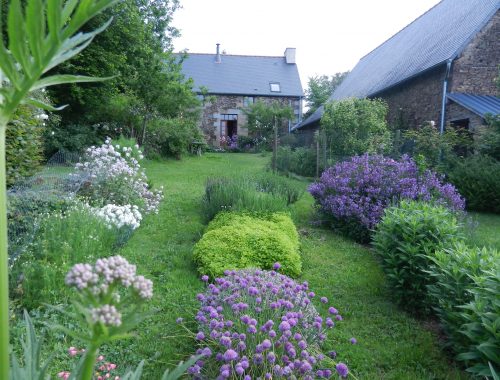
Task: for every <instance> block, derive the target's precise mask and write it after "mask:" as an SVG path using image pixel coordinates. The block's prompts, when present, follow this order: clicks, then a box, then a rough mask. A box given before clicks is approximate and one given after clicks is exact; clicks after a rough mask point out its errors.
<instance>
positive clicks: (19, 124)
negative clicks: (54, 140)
mask: <svg viewBox="0 0 500 380" xmlns="http://www.w3.org/2000/svg"><path fill="white" fill-rule="evenodd" d="M38 114H40V112H39V111H37V110H34V109H32V108H30V107H28V106H20V107H19V108H18V109H17V110H16V112H15V114H14V118H13V120H12V121H11V122H10V123H9V127H8V128H7V131H6V136H5V154H6V164H7V165H6V170H7V186H11V185H13V184H14V183H15V182H17V181H19V180H20V179H22V178H24V177H28V176H30V175H33V174H34V173H35V172H36V171H37V170H38V169H39V167H40V164H41V162H42V159H43V154H42V152H43V147H42V132H43V130H44V128H43V122H42V120H41V119H40V118H38V117H37V116H38Z"/></svg>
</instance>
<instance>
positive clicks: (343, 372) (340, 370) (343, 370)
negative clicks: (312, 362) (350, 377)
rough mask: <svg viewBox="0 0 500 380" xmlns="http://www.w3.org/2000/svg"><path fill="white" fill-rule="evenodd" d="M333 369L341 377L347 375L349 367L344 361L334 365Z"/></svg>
mask: <svg viewBox="0 0 500 380" xmlns="http://www.w3.org/2000/svg"><path fill="white" fill-rule="evenodd" d="M335 369H336V370H337V373H338V374H339V376H341V377H347V374H348V373H349V369H348V368H347V366H346V365H345V364H344V363H339V364H337V365H336V366H335Z"/></svg>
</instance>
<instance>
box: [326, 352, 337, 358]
mask: <svg viewBox="0 0 500 380" xmlns="http://www.w3.org/2000/svg"><path fill="white" fill-rule="evenodd" d="M328 356H329V357H331V358H332V359H335V358H336V357H337V352H336V351H330V352H329V353H328Z"/></svg>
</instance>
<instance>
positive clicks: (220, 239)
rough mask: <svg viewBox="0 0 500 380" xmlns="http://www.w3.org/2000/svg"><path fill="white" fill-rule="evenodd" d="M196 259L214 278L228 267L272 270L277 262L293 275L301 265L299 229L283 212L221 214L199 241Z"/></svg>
mask: <svg viewBox="0 0 500 380" xmlns="http://www.w3.org/2000/svg"><path fill="white" fill-rule="evenodd" d="M194 259H195V261H196V263H197V264H198V269H199V271H200V273H203V274H208V275H209V276H211V277H217V276H221V275H222V274H223V273H224V271H225V270H226V269H245V268H260V269H271V268H272V266H273V263H275V262H277V261H279V262H280V263H281V264H282V265H283V273H285V274H287V275H290V276H293V277H296V276H298V275H299V274H300V272H301V268H302V263H301V260H300V255H299V238H298V234H297V229H296V228H295V225H294V224H293V221H292V220H291V218H290V217H289V216H288V215H287V214H284V213H275V214H243V213H221V214H218V215H217V217H216V218H215V219H214V220H213V221H212V222H211V223H210V224H209V225H208V227H207V231H206V232H205V234H204V235H203V237H202V238H201V240H200V241H199V242H198V243H197V244H196V246H195V248H194Z"/></svg>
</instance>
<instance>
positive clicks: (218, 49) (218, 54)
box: [215, 44, 222, 63]
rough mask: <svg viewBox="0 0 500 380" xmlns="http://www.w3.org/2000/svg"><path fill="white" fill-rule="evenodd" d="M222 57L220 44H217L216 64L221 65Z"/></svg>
mask: <svg viewBox="0 0 500 380" xmlns="http://www.w3.org/2000/svg"><path fill="white" fill-rule="evenodd" d="M221 62H222V60H221V57H220V44H217V54H216V55H215V63H221Z"/></svg>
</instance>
